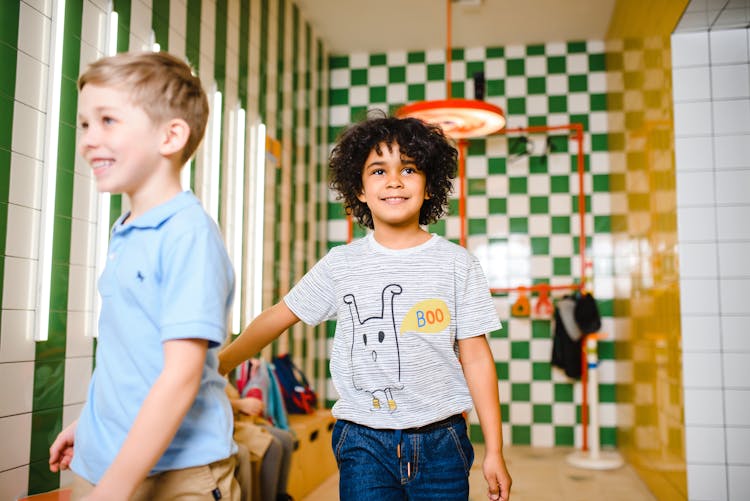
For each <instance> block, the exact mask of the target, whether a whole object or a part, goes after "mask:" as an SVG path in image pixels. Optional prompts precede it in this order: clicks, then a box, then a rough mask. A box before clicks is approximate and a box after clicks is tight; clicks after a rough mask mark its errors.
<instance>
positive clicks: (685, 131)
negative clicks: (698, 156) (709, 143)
mask: <svg viewBox="0 0 750 501" xmlns="http://www.w3.org/2000/svg"><path fill="white" fill-rule="evenodd" d="M711 123H712V122H711V103H710V102H708V101H687V102H684V103H675V105H674V132H675V136H676V137H683V136H705V135H709V134H711V133H712V129H711Z"/></svg>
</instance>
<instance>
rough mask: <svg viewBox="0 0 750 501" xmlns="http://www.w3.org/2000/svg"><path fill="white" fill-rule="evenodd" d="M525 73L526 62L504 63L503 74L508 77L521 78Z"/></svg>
mask: <svg viewBox="0 0 750 501" xmlns="http://www.w3.org/2000/svg"><path fill="white" fill-rule="evenodd" d="M525 73H526V60H524V59H508V60H507V61H506V62H505V74H506V75H507V76H509V77H516V76H523V75H524V74H525Z"/></svg>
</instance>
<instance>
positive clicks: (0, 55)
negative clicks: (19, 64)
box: [0, 7, 17, 98]
mask: <svg viewBox="0 0 750 501" xmlns="http://www.w3.org/2000/svg"><path fill="white" fill-rule="evenodd" d="M2 9H3V7H0V25H2V22H3V20H2V14H1V12H2ZM0 37H2V35H0ZM16 54H17V53H16V50H15V49H14V48H13V47H11V46H10V45H6V44H4V43H2V42H0V61H3V62H4V63H5V64H6V67H8V66H12V71H3V72H2V74H0V94H3V95H5V96H7V97H10V98H12V97H13V95H14V94H15V92H16V71H15V68H16Z"/></svg>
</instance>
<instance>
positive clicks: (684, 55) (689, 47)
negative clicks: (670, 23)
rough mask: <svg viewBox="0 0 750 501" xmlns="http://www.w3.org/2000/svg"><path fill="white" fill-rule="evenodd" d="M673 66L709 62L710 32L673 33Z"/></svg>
mask: <svg viewBox="0 0 750 501" xmlns="http://www.w3.org/2000/svg"><path fill="white" fill-rule="evenodd" d="M671 41H672V67H673V68H680V67H683V66H696V65H704V66H707V65H708V64H709V59H708V32H697V33H677V34H674V35H672V40H671Z"/></svg>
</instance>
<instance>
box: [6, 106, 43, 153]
mask: <svg viewBox="0 0 750 501" xmlns="http://www.w3.org/2000/svg"><path fill="white" fill-rule="evenodd" d="M45 123H46V120H45V115H44V113H42V112H41V111H39V110H36V109H34V108H31V107H29V106H26V105H25V104H22V103H20V102H18V101H15V102H14V103H13V146H12V148H13V151H15V152H18V153H20V154H22V155H26V156H27V157H31V158H34V159H37V160H42V159H43V158H44V144H45V132H44V127H45Z"/></svg>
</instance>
